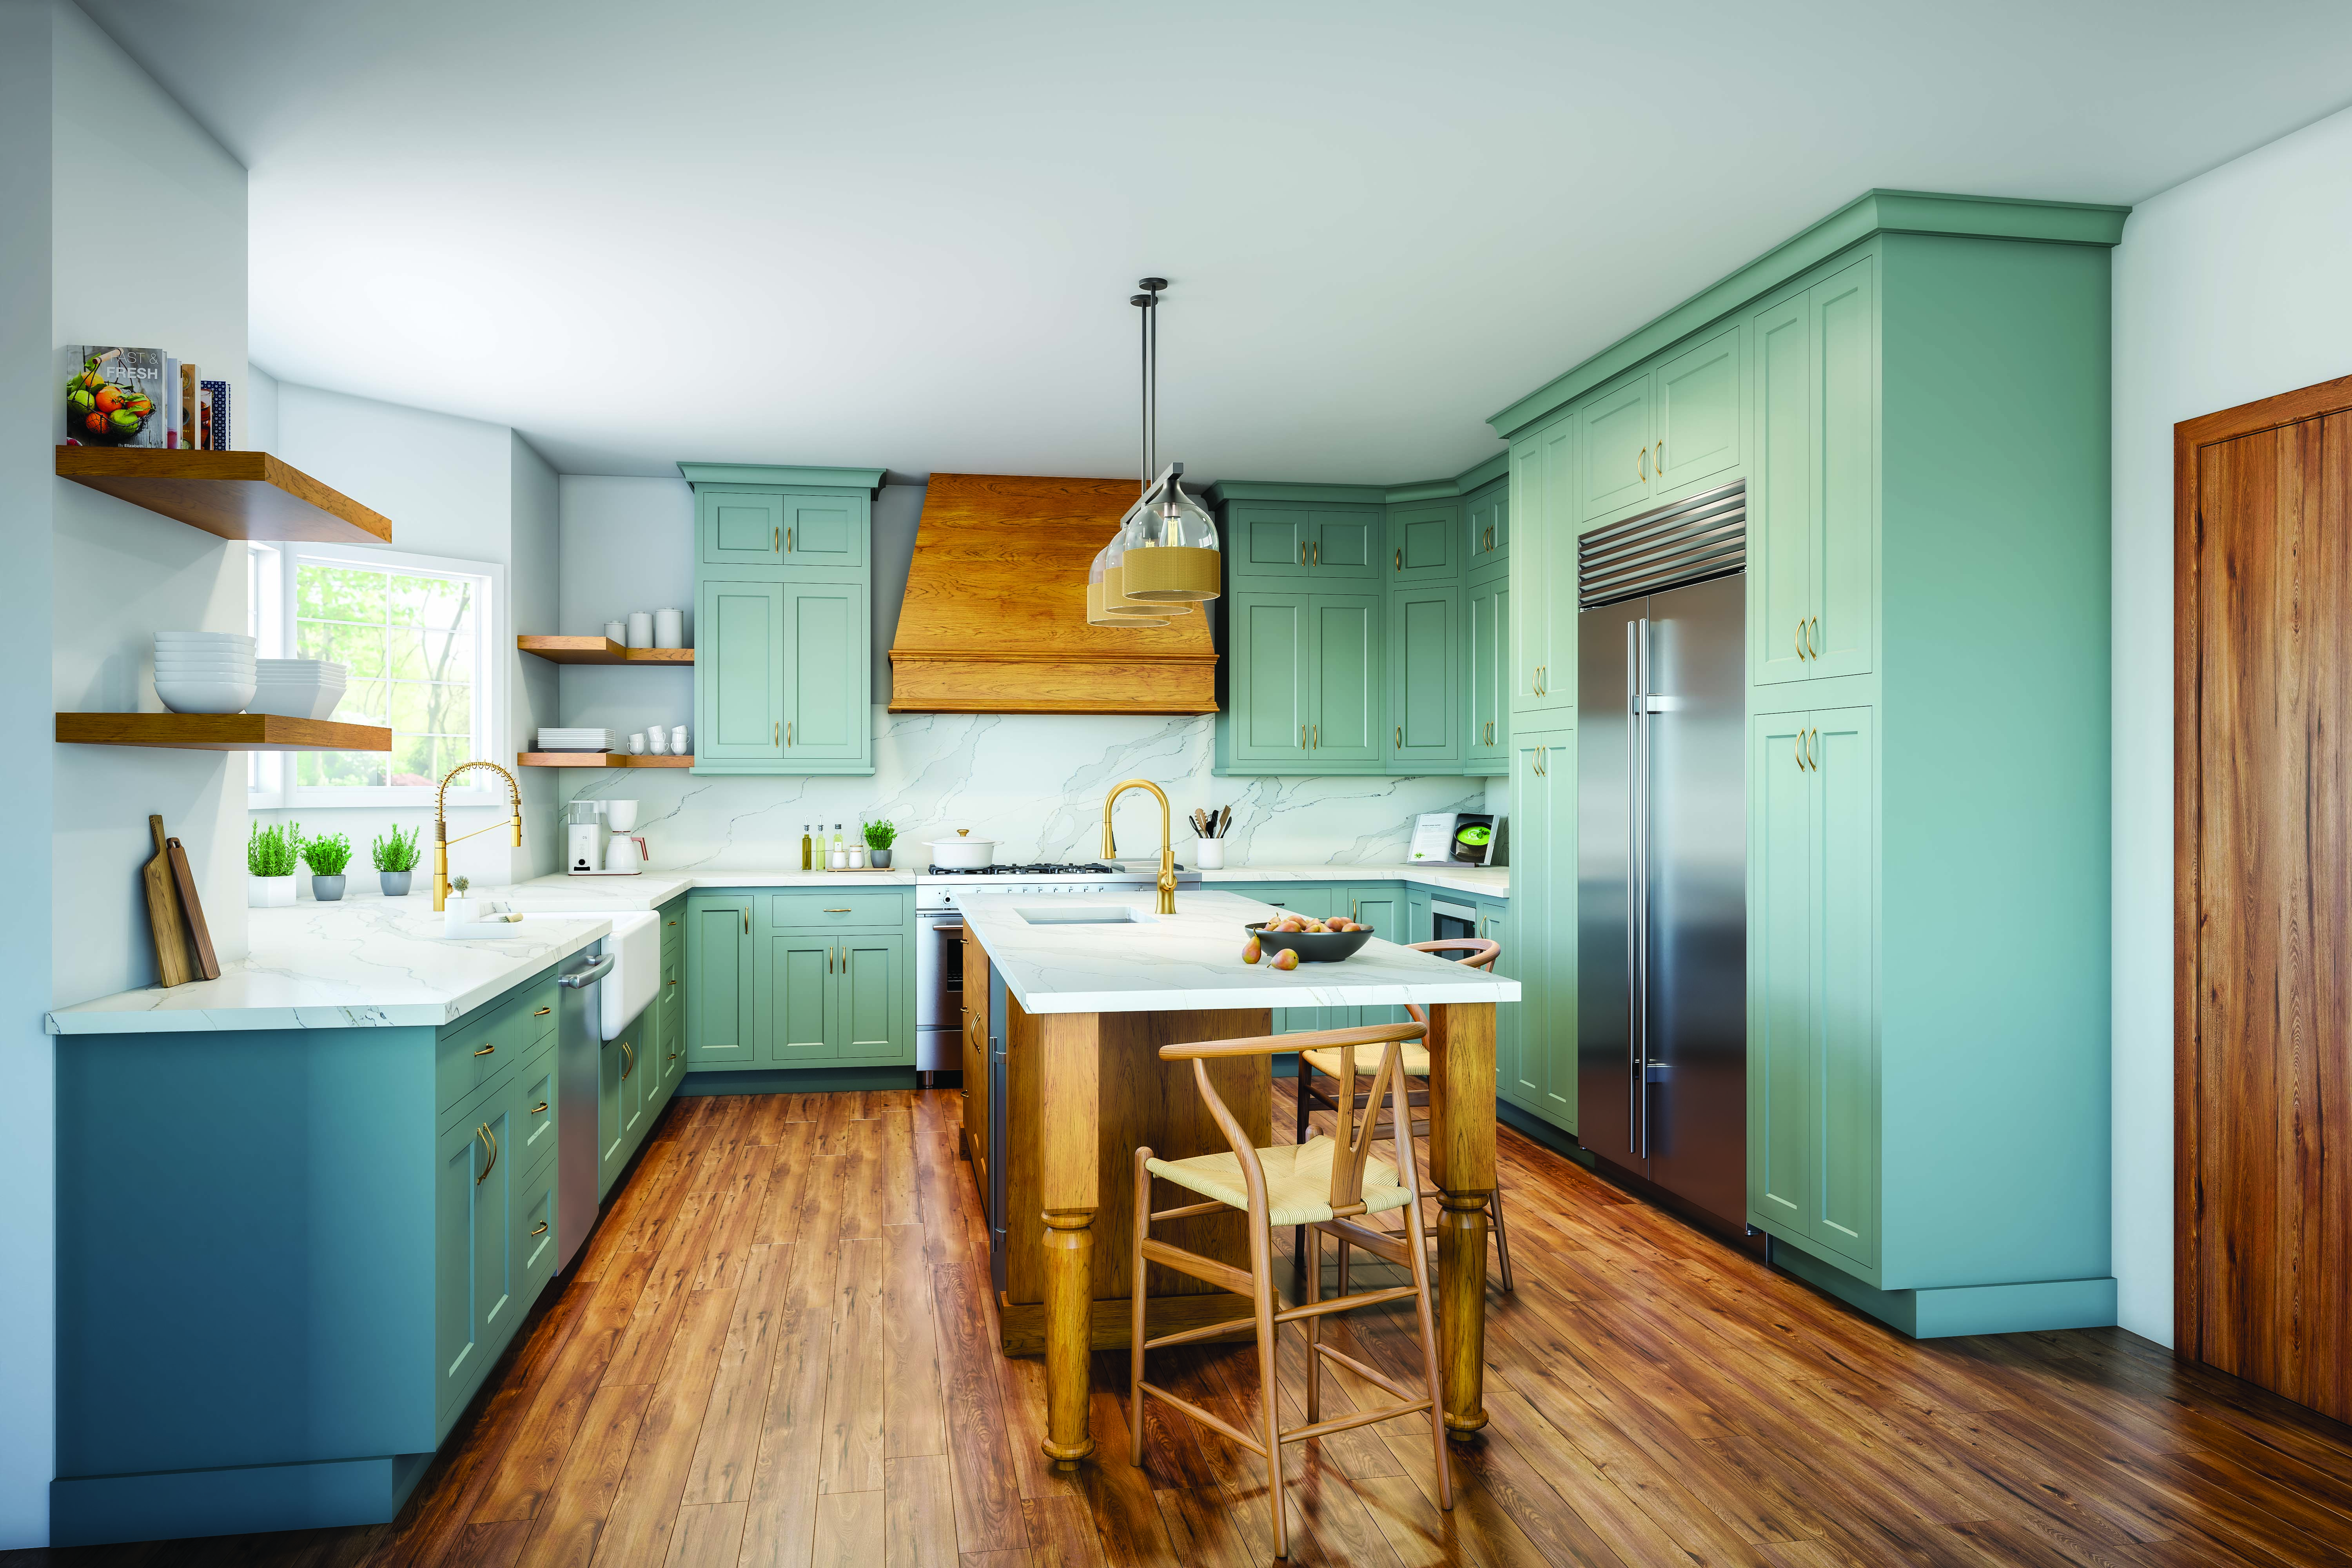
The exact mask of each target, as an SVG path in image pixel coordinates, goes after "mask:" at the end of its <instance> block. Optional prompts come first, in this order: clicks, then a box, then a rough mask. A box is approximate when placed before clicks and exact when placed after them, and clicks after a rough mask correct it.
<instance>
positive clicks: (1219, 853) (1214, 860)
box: [1192, 838, 1225, 871]
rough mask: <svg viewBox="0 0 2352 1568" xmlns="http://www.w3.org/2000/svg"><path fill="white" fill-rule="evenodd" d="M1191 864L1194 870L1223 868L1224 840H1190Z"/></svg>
mask: <svg viewBox="0 0 2352 1568" xmlns="http://www.w3.org/2000/svg"><path fill="white" fill-rule="evenodd" d="M1192 866H1193V868H1194V869H1195V870H1201V871H1222V870H1223V869H1224V868H1225V841H1224V840H1223V839H1222V838H1195V839H1194V840H1192Z"/></svg>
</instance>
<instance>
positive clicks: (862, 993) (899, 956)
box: [830, 931, 914, 1058]
mask: <svg viewBox="0 0 2352 1568" xmlns="http://www.w3.org/2000/svg"><path fill="white" fill-rule="evenodd" d="M836 945H837V947H838V949H839V951H840V954H841V956H840V958H839V960H838V961H837V963H836V964H835V970H834V975H833V1002H832V1006H831V1008H830V1012H831V1013H832V1016H833V1035H834V1038H835V1041H836V1042H837V1045H838V1049H839V1053H840V1055H841V1056H843V1057H845V1058H895V1057H898V1056H901V1055H904V1054H905V1053H906V1052H907V1051H908V1050H909V1049H910V1048H911V1047H912V1046H913V1044H914V1042H913V1041H912V1040H911V1039H910V1038H908V1037H907V1033H906V1020H905V1016H904V1015H905V1008H904V1005H903V999H904V996H905V994H906V991H907V985H906V980H907V939H906V937H904V936H903V935H901V934H900V933H898V932H897V931H887V932H866V933H856V934H846V935H844V936H843V937H841V938H840V939H839V941H838V942H837V944H836Z"/></svg>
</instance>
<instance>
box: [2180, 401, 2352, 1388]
mask: <svg viewBox="0 0 2352 1568" xmlns="http://www.w3.org/2000/svg"><path fill="white" fill-rule="evenodd" d="M2347 412H2352V375H2344V376H2338V377H2336V379H2335V380H2333V381H2323V382H2319V383H2317V384H2314V385H2311V386H2305V387H2298V388H2296V389H2295V390H2294V391H2293V392H2282V393H2279V394H2276V395H2273V396H2270V397H2264V398H2259V399H2257V400H2256V401H2254V402H2252V403H2242V404H2240V405H2237V406H2236V407H2234V408H2224V409H2221V410H2219V411H2217V412H2215V413H2212V414H2207V415H2203V416H2200V417H2198V418H2195V419H2184V420H2182V421H2181V422H2180V423H2179V424H2177V425H2175V426H2173V427H2172V496H2173V523H2172V551H2173V557H2172V561H2173V569H2172V584H2173V587H2172V595H2173V596H2172V649H2173V664H2172V716H2173V717H2172V723H2173V732H2172V758H2173V765H2172V879H2173V890H2172V1128H2173V1148H2172V1156H2173V1157H2172V1226H2173V1230H2172V1254H2173V1281H2172V1328H2173V1342H2174V1343H2175V1344H2176V1345H2177V1346H2179V1350H2180V1352H2181V1353H2182V1354H2183V1355H2186V1356H2189V1357H2191V1358H2193V1359H2196V1360H2199V1361H2202V1360H2204V1359H2205V1357H2204V1355H2203V1352H2202V1347H2203V1345H2204V1343H2205V1324H2204V1321H2203V1318H2202V1302H2203V1300H2204V1289H2203V1288H2204V1284H2205V1280H2204V1279H2203V1276H2202V1273H2201V1271H2200V1263H2201V1259H2200V1255H2199V1250H2198V1241H2197V1204H2196V1198H2197V1190H2198V1176H2199V1173H2200V1163H2199V1157H2200V1156H2199V1152H2200V1144H2199V1135H2200V1122H2201V1120H2202V1117H2201V1111H2202V1109H2203V1108H2202V1105H2201V1102H2200V1096H2199V1092H2198V1086H2199V1084H2200V1081H2201V1073H2200V1058H2199V1048H2200V1041H2199V1039H2198V1037H2197V991H2198V975H2197V964H2196V955H2197V941H2196V939H2197V930H2196V920H2197V908H2198V892H2199V889H2198V881H2197V866H2198V861H2199V858H2200V856H2201V854H2202V852H2203V833H2202V824H2201V822H2200V818H2199V816H2198V802H2199V801H2200V799H2202V797H2203V794H2204V774H2203V769H2202V767H2201V765H2200V753H2199V745H2200V740H2201V737H2202V734H2203V730H2204V725H2203V717H2204V716H2203V713H2202V712H2201V710H2200V708H2199V694H2200V693H2199V683H2198V674H2199V671H2200V669H2201V668H2203V665H2204V649H2203V647H2201V646H2200V640H2199V627H2200V624H2201V616H2200V606H2201V603H2202V597H2203V589H2204V584H2203V583H2202V582H2201V581H2200V578H2199V574H2198V548H2197V538H2198V520H2199V518H2200V515H2201V500H2202V498H2201V497H2200V495H2199V494H2198V485H2197V468H2198V454H2199V453H2200V451H2201V450H2202V449H2203V448H2205V447H2210V446H2213V445H2216V444H2217V443H2220V442H2223V441H2234V440H2236V439H2238V438H2239V437H2244V436H2257V435H2260V434H2262V433H2263V431H2265V430H2276V429H2279V428H2282V427H2283V426H2289V425H2299V424H2301V423H2303V422H2304V421H2305V420H2307V419H2316V418H2321V417H2324V416H2327V415H2331V414H2342V413H2347Z"/></svg>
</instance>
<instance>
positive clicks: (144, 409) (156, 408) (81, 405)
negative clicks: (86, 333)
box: [64, 343, 169, 447]
mask: <svg viewBox="0 0 2352 1568" xmlns="http://www.w3.org/2000/svg"><path fill="white" fill-rule="evenodd" d="M74 352H75V359H76V363H79V366H80V368H79V370H77V371H75V372H74V373H73V374H70V375H69V376H68V377H67V380H66V384H65V398H64V402H65V439H66V442H67V444H68V445H70V446H80V447H161V446H164V445H166V444H167V443H166V442H165V440H164V432H165V431H166V429H167V428H169V426H168V423H167V418H166V415H165V409H164V404H165V402H166V400H167V398H168V397H169V393H168V391H167V390H166V386H167V383H166V378H165V374H164V369H165V367H164V361H165V358H166V356H165V354H164V353H163V350H161V349H133V348H116V347H110V346H107V345H105V344H100V343H83V344H81V345H79V347H78V348H77V349H76V350H75V351H74Z"/></svg>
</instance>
